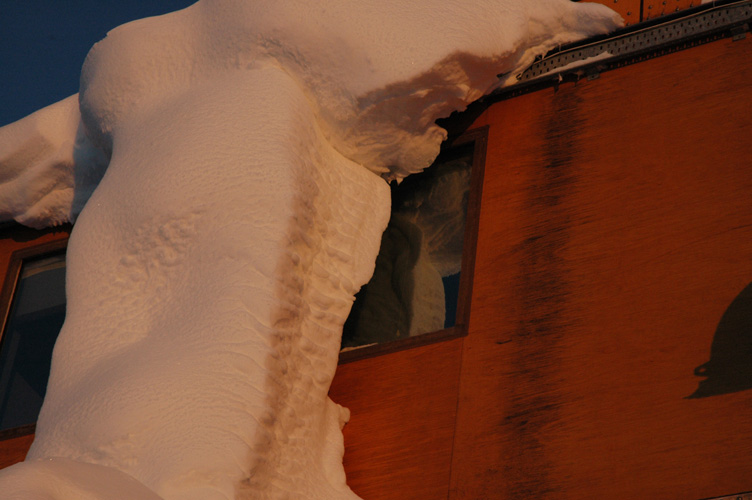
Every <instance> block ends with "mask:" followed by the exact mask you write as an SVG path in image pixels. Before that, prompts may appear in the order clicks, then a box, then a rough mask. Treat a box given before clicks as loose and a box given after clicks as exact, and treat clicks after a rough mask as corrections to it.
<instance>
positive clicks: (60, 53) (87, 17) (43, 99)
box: [0, 0, 196, 126]
mask: <svg viewBox="0 0 752 500" xmlns="http://www.w3.org/2000/svg"><path fill="white" fill-rule="evenodd" d="M195 1H196V0H0V82H2V83H1V84H0V126H2V125H6V124H8V123H10V122H13V121H16V120H18V119H20V118H23V117H24V116H26V115H28V114H30V113H32V112H34V111H36V110H37V109H40V108H43V107H45V106H47V105H49V104H52V103H54V102H57V101H59V100H61V99H64V98H65V97H67V96H69V95H71V94H75V93H76V92H78V78H79V74H80V71H81V65H82V64H83V62H84V58H85V57H86V54H87V53H88V52H89V48H91V46H92V45H93V44H94V43H96V42H97V41H99V40H101V39H102V38H104V37H105V35H106V34H107V32H108V31H109V30H111V29H112V28H114V27H116V26H119V25H121V24H123V23H126V22H128V21H132V20H134V19H140V18H142V17H149V16H156V15H160V14H164V13H167V12H172V11H174V10H178V9H182V8H184V7H187V6H188V5H190V4H192V3H195Z"/></svg>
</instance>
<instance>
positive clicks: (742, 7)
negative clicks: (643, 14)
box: [517, 0, 752, 84]
mask: <svg viewBox="0 0 752 500" xmlns="http://www.w3.org/2000/svg"><path fill="white" fill-rule="evenodd" d="M750 21H752V0H744V1H740V2H734V3H731V4H726V5H721V6H710V7H708V6H704V8H703V10H700V11H697V12H694V13H692V14H690V15H688V16H686V17H681V18H679V19H675V20H671V21H667V22H665V23H661V24H657V25H653V26H649V27H646V28H643V29H639V30H637V31H631V32H629V33H624V34H622V35H617V36H615V37H613V38H608V39H605V40H601V41H598V42H593V43H589V44H584V45H579V46H575V47H573V48H571V49H567V50H562V51H559V52H555V53H553V54H550V55H548V56H546V57H544V58H542V59H540V60H538V61H536V62H534V63H533V64H532V65H531V66H530V67H529V68H527V69H526V70H525V71H524V72H522V73H520V74H519V75H517V80H518V82H519V84H525V83H530V82H533V81H536V80H540V79H542V78H547V77H554V76H556V75H560V74H562V73H566V72H568V71H570V70H571V71H574V70H575V69H580V68H583V67H584V66H586V65H588V64H590V63H591V62H592V63H596V62H597V63H599V64H604V63H609V62H611V61H614V60H618V59H623V58H625V57H629V56H637V55H639V54H641V53H645V52H651V51H656V50H660V49H662V48H664V47H667V46H671V45H675V44H679V43H682V42H685V41H687V40H691V39H697V38H702V37H706V36H708V35H712V34H713V33H718V32H725V31H729V30H730V29H733V28H737V30H738V31H739V32H740V33H743V32H744V31H748V30H749V23H750ZM739 36H741V35H739ZM593 58H597V59H593ZM580 71H581V69H580Z"/></svg>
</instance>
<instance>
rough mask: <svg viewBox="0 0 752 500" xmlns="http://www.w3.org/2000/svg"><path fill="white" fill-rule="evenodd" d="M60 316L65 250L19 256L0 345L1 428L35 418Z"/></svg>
mask: <svg viewBox="0 0 752 500" xmlns="http://www.w3.org/2000/svg"><path fill="white" fill-rule="evenodd" d="M64 319H65V255H64V254H60V255H55V256H51V257H45V258H40V259H34V260H29V261H24V263H23V265H22V267H21V274H20V276H19V279H18V284H17V286H16V290H15V293H14V295H13V305H12V307H11V311H10V315H9V318H8V322H7V324H6V328H5V332H4V333H3V337H2V345H0V398H1V399H0V430H5V429H11V428H14V427H19V426H21V425H27V424H33V423H35V422H36V420H37V416H38V415H39V410H40V408H41V406H42V400H43V399H44V394H45V392H46V389H47V379H48V377H49V374H50V360H51V358H52V347H53V346H54V345H55V340H56V339H57V335H58V333H59V332H60V328H61V327H62V325H63V320H64Z"/></svg>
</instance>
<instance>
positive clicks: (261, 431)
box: [0, 0, 621, 500]
mask: <svg viewBox="0 0 752 500" xmlns="http://www.w3.org/2000/svg"><path fill="white" fill-rule="evenodd" d="M620 23H621V20H620V19H619V18H618V16H617V15H616V14H614V13H613V12H612V11H610V10H609V9H607V8H605V7H602V6H600V5H595V4H575V3H571V2H569V1H568V0H539V1H536V2H530V1H527V0H517V1H513V0H496V1H490V0H487V1H479V2H471V3H470V4H467V3H463V4H459V3H446V2H438V1H414V2H407V3H406V2H403V1H399V2H397V1H392V0H387V1H380V2H367V1H357V0H347V1H346V0H341V1H340V0H333V1H327V2H302V1H292V0H286V1H276V2H274V1H256V2H242V1H239V0H201V1H200V2H198V3H196V4H194V5H193V6H191V7H189V8H187V9H184V10H182V11H178V12H175V13H172V14H168V15H165V16H160V17H154V18H148V19H144V20H141V21H136V22H132V23H128V24H126V25H123V26H121V27H119V28H117V29H115V30H113V31H111V32H110V33H109V34H108V36H107V38H105V39H104V40H103V41H101V42H99V43H97V44H96V45H95V46H94V47H93V48H92V50H91V52H90V53H89V56H88V57H87V60H86V63H85V64H84V68H83V72H82V77H81V88H80V93H79V95H78V98H77V97H76V96H72V97H70V98H69V99H66V100H64V101H61V102H60V103H57V104H54V105H52V106H50V107H48V108H45V109H43V110H41V111H39V112H37V113H35V114H33V115H30V116H29V117H27V118H24V119H22V120H20V121H18V122H15V123H12V124H10V125H8V126H6V127H3V128H0V218H2V219H11V218H15V219H16V220H18V221H20V222H22V223H24V224H28V225H32V226H36V227H43V226H46V225H55V224H58V223H60V222H63V221H65V220H72V219H75V218H76V217H77V221H76V225H75V227H74V230H73V233H72V235H71V238H70V243H69V250H68V282H67V287H66V290H67V296H68V310H67V316H66V322H65V325H64V326H63V330H62V331H61V333H60V336H59V338H58V342H57V345H56V347H55V351H54V354H53V361H52V370H51V376H50V382H49V385H48V389H47V396H46V399H45V403H44V405H43V407H42V411H41V415H40V418H39V423H38V427H37V436H36V440H35V442H34V445H33V446H32V449H31V451H30V453H29V456H28V458H27V462H25V463H23V464H21V465H18V466H14V467H11V468H9V469H6V470H4V471H2V472H1V473H0V491H3V492H11V493H10V495H11V496H10V497H8V496H7V495H5V496H4V498H11V499H32V498H33V499H37V498H44V499H59V500H68V499H81V498H86V499H89V498H92V499H94V498H97V499H99V498H101V499H104V498H122V499H136V498H138V499H146V498H152V497H154V498H163V499H165V500H178V499H180V500H199V499H200V500H215V499H216V500H219V499H236V498H237V499H266V500H270V499H283V498H295V499H316V500H333V499H356V498H357V496H355V494H353V493H352V492H351V491H350V489H349V488H348V487H347V485H346V484H345V476H344V471H343V468H342V454H343V449H344V448H343V443H342V434H341V430H340V429H341V425H342V424H343V423H344V421H345V420H346V419H347V416H348V414H347V411H346V410H345V409H343V408H341V407H339V406H338V405H336V404H335V403H333V402H332V401H331V400H329V398H328V396H327V393H328V389H329V385H330V383H331V380H332V377H333V376H334V371H335V368H336V365H337V357H338V350H339V345H340V336H341V332H342V324H343V322H344V321H345V318H346V317H347V314H348V311H349V310H350V307H351V305H352V300H353V295H354V294H355V293H356V292H357V291H358V289H359V288H360V287H361V286H362V285H363V284H364V283H366V282H367V281H368V279H369V277H370V275H371V274H372V272H373V265H374V260H375V259H376V254H377V252H378V249H379V242H380V239H381V233H382V231H383V230H384V228H385V226H386V223H387V220H388V218H389V209H390V201H389V188H388V185H387V183H386V182H384V180H383V179H382V178H381V177H384V178H387V179H394V178H397V179H399V178H402V177H404V176H406V175H408V174H410V173H413V172H418V171H420V170H422V169H423V168H425V167H426V166H428V165H429V164H430V163H431V161H432V160H433V159H434V157H435V156H436V154H437V153H438V150H439V145H440V143H441V141H442V140H443V139H444V135H445V133H444V131H443V130H442V129H440V128H439V127H437V126H436V125H435V124H434V120H435V119H437V118H439V117H442V116H447V115H448V114H449V113H451V112H452V111H454V110H456V109H463V108H464V107H465V106H466V105H467V104H469V103H470V102H471V101H473V100H475V99H477V98H478V97H480V96H481V95H483V94H484V93H486V92H488V91H490V90H492V89H493V88H494V87H495V86H497V85H498V83H497V78H496V75H497V74H498V73H503V72H508V71H514V70H519V69H520V68H522V67H524V66H525V65H526V64H528V63H530V62H531V61H532V59H533V58H534V57H535V55H537V54H541V53H544V52H546V51H547V50H548V49H550V48H551V47H553V46H556V45H557V44H562V43H567V42H571V41H573V40H576V39H579V38H582V37H585V36H588V35H592V34H596V33H603V32H606V31H609V30H612V29H614V28H616V27H617V26H618V25H619V24H620ZM510 119H514V118H513V117H510ZM380 176H381V177H380ZM79 211H80V215H78V213H79ZM53 457H55V459H54V460H49V459H50V458H53ZM92 468H98V469H102V470H107V471H109V472H107V473H104V474H100V473H97V472H93V469H92ZM139 483H140V484H139ZM58 484H59V485H61V486H60V487H56V486H55V485H58ZM108 490H109V491H108ZM145 492H146V493H145Z"/></svg>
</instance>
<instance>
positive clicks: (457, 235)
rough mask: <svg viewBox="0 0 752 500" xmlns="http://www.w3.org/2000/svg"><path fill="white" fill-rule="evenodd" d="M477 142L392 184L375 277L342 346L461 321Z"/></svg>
mask: <svg viewBox="0 0 752 500" xmlns="http://www.w3.org/2000/svg"><path fill="white" fill-rule="evenodd" d="M474 147H475V143H474V142H466V143H465V144H463V145H461V146H456V147H453V148H451V149H449V150H447V151H445V152H443V153H442V154H441V155H440V156H439V157H438V158H437V160H436V161H435V162H434V164H433V165H432V166H431V167H429V168H428V169H426V170H425V171H424V172H422V173H420V174H415V175H411V176H409V177H407V178H406V179H405V180H404V181H403V182H402V183H401V184H399V185H397V184H396V183H392V215H391V219H390V221H389V225H388V226H387V229H386V231H385V232H384V235H383V236H382V240H381V249H380V250H379V255H378V257H377V259H376V268H375V270H374V274H373V277H372V278H371V280H370V281H369V282H368V284H366V285H365V286H364V287H363V288H361V290H360V292H359V293H358V294H357V295H356V300H355V303H354V304H353V308H352V311H351V313H350V316H349V317H348V319H347V321H346V322H345V327H344V332H343V337H342V347H343V348H348V347H356V346H363V345H369V344H375V343H383V342H387V341H391V340H396V339H405V338H409V337H415V336H418V335H422V334H425V333H430V332H435V331H437V330H443V329H446V328H451V327H453V326H455V323H456V322H457V309H458V300H459V295H460V293H459V289H460V276H461V274H460V273H461V268H462V253H463V246H464V242H465V238H464V235H465V220H466V218H467V208H468V198H469V195H470V179H471V174H472V170H473V155H474Z"/></svg>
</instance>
